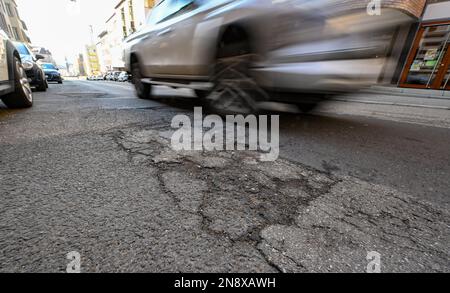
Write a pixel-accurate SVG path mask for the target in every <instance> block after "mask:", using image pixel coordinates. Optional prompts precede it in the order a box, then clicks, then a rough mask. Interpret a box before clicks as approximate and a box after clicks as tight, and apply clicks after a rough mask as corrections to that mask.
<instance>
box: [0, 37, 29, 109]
mask: <svg viewBox="0 0 450 293" xmlns="http://www.w3.org/2000/svg"><path fill="white" fill-rule="evenodd" d="M0 52H1V53H2V54H0V55H1V59H0V98H1V99H2V101H3V103H5V105H6V106H8V107H9V108H28V107H31V106H32V105H33V93H32V92H31V86H30V83H29V82H28V77H27V74H26V73H25V69H24V68H23V65H22V61H21V59H20V54H19V52H17V49H16V47H14V44H13V43H12V42H11V41H10V40H9V38H8V36H7V35H6V33H5V32H3V31H2V30H1V29H0Z"/></svg>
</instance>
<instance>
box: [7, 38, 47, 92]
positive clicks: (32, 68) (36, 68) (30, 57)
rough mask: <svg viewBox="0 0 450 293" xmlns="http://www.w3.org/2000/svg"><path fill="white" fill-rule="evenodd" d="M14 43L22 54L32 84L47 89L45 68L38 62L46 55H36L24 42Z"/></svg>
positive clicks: (37, 87) (42, 89) (21, 57)
mask: <svg viewBox="0 0 450 293" xmlns="http://www.w3.org/2000/svg"><path fill="white" fill-rule="evenodd" d="M14 45H15V47H16V49H17V51H18V52H19V54H20V59H21V60H22V65H23V67H24V69H25V72H26V73H27V76H28V78H29V79H30V84H31V86H34V87H36V89H37V90H38V91H42V92H45V91H47V88H48V83H47V79H46V78H45V73H44V70H43V69H42V67H41V65H40V64H39V63H38V62H37V61H38V60H42V59H45V57H44V56H42V55H40V54H36V55H34V53H33V52H32V51H31V49H30V48H28V46H27V45H25V44H24V43H19V42H14Z"/></svg>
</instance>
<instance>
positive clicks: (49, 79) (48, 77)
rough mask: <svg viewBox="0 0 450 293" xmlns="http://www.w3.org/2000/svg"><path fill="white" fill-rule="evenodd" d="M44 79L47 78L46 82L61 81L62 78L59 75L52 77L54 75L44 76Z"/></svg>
mask: <svg viewBox="0 0 450 293" xmlns="http://www.w3.org/2000/svg"><path fill="white" fill-rule="evenodd" d="M45 77H46V78H47V81H58V82H59V81H62V78H61V76H60V75H54V74H47V73H46V74H45Z"/></svg>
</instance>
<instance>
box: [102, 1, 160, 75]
mask: <svg viewBox="0 0 450 293" xmlns="http://www.w3.org/2000/svg"><path fill="white" fill-rule="evenodd" d="M155 2H156V1H154V0H120V1H118V3H117V5H116V6H115V8H114V11H113V12H112V15H111V17H109V18H108V19H107V20H106V22H105V25H104V29H103V30H102V31H101V33H100V34H99V35H98V36H97V42H96V46H97V51H98V56H99V60H100V68H101V71H102V72H107V71H112V70H123V68H124V62H123V56H122V54H123V53H122V52H123V50H122V42H123V40H124V39H125V38H127V37H128V36H130V35H131V34H133V33H135V32H136V31H138V30H139V29H140V28H141V27H142V26H143V25H144V24H145V20H146V18H147V16H148V14H149V12H150V11H151V9H152V8H153V7H154V5H155Z"/></svg>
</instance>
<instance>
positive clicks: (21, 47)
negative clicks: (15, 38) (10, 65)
mask: <svg viewBox="0 0 450 293" xmlns="http://www.w3.org/2000/svg"><path fill="white" fill-rule="evenodd" d="M16 48H17V51H19V54H20V55H31V54H30V51H28V48H27V47H26V46H25V45H24V44H22V43H16Z"/></svg>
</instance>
